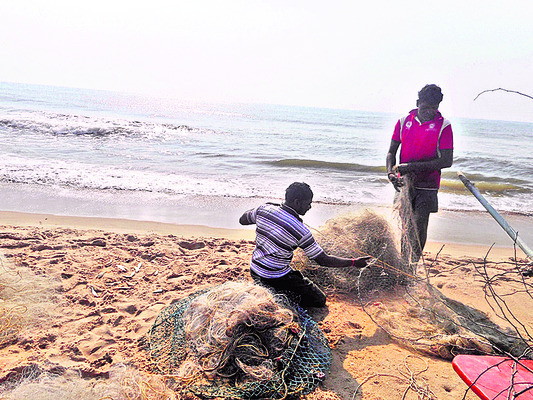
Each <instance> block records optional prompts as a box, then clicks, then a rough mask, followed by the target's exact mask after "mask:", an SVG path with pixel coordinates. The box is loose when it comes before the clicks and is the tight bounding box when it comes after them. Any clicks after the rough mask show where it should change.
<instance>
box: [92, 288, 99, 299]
mask: <svg viewBox="0 0 533 400" xmlns="http://www.w3.org/2000/svg"><path fill="white" fill-rule="evenodd" d="M90 288H91V293H92V294H93V296H94V297H99V296H98V293H96V290H95V289H94V288H93V287H92V286H90Z"/></svg>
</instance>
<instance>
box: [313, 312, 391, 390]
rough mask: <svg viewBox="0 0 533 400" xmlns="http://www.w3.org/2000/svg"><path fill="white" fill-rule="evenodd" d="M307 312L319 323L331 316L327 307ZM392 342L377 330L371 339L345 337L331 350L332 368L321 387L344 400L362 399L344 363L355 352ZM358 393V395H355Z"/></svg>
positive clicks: (357, 385) (355, 382)
mask: <svg viewBox="0 0 533 400" xmlns="http://www.w3.org/2000/svg"><path fill="white" fill-rule="evenodd" d="M306 310H307V312H308V314H309V316H310V317H311V318H312V319H313V320H314V321H315V322H317V323H318V322H322V321H324V320H325V319H326V317H327V316H328V315H329V309H328V307H327V305H326V306H325V307H322V308H314V307H310V308H307V309H306ZM390 342H391V339H390V337H389V336H388V335H387V333H386V332H384V331H383V330H381V329H377V330H376V332H374V334H373V335H372V336H370V337H363V336H362V335H361V334H359V335H357V336H356V337H352V336H344V337H343V338H342V339H340V340H339V341H338V342H337V343H336V345H335V347H334V348H333V349H331V353H332V360H331V368H330V371H329V373H328V375H327V376H326V379H325V380H324V382H323V383H322V386H321V387H322V388H323V389H325V390H329V391H332V392H334V393H336V394H337V395H339V397H340V398H342V399H343V400H360V399H362V396H363V391H362V390H363V389H362V388H360V387H359V382H357V380H356V379H355V378H354V377H353V375H352V374H350V373H349V372H348V371H347V370H346V369H345V368H344V361H345V360H346V358H347V356H348V354H349V353H350V352H352V351H354V350H362V349H363V348H365V347H368V346H376V345H383V344H387V343H390ZM358 389H359V390H358ZM356 391H357V394H355V392H356Z"/></svg>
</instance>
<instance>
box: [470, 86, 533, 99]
mask: <svg viewBox="0 0 533 400" xmlns="http://www.w3.org/2000/svg"><path fill="white" fill-rule="evenodd" d="M498 90H502V91H504V92H508V93H516V94H519V95H520V96H524V97H527V98H529V99H531V100H533V96H530V95H528V94H524V93H521V92H517V91H516V90H509V89H503V88H497V89H488V90H484V91H482V92H481V93H478V95H477V96H476V98H475V99H474V101H476V100H477V98H478V97H479V96H481V95H482V94H483V93H487V92H496V91H498Z"/></svg>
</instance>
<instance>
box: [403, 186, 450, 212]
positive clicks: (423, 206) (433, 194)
mask: <svg viewBox="0 0 533 400" xmlns="http://www.w3.org/2000/svg"><path fill="white" fill-rule="evenodd" d="M437 193H438V190H427V189H412V190H411V192H410V193H409V197H410V198H411V206H412V207H413V211H415V212H416V211H425V212H427V213H436V212H437V211H439V199H438V197H437ZM399 199H400V194H399V193H396V195H395V196H394V201H395V202H396V201H399Z"/></svg>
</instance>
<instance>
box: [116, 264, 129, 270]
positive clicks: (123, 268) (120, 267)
mask: <svg viewBox="0 0 533 400" xmlns="http://www.w3.org/2000/svg"><path fill="white" fill-rule="evenodd" d="M117 268H118V269H119V270H121V271H123V272H126V271H127V270H128V269H127V268H126V267H125V266H124V265H120V264H117Z"/></svg>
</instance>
